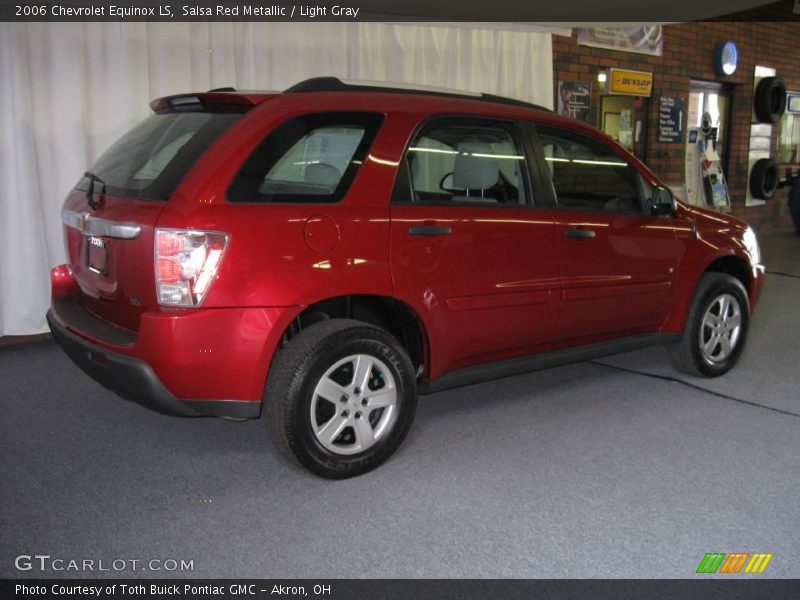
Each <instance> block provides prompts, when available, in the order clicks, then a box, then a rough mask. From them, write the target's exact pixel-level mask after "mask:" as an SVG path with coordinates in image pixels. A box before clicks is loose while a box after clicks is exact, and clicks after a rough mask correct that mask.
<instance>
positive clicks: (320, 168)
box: [305, 163, 342, 190]
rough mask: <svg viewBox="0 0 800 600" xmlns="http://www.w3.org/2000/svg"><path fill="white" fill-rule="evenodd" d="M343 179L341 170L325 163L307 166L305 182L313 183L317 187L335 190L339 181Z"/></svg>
mask: <svg viewBox="0 0 800 600" xmlns="http://www.w3.org/2000/svg"><path fill="white" fill-rule="evenodd" d="M341 179H342V174H341V173H339V169H337V168H336V167H333V166H331V165H328V164H325V163H311V164H310V165H307V166H306V172H305V180H306V183H313V184H315V185H324V186H327V187H329V188H330V189H331V190H334V189H335V188H336V186H337V185H339V181H340V180H341Z"/></svg>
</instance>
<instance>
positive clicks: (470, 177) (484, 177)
mask: <svg viewBox="0 0 800 600" xmlns="http://www.w3.org/2000/svg"><path fill="white" fill-rule="evenodd" d="M457 150H458V154H457V155H456V162H455V166H454V167H453V186H454V187H456V188H458V189H463V190H488V189H489V188H491V187H492V186H493V185H495V184H496V183H497V180H498V179H499V176H500V167H499V165H498V162H497V159H496V158H492V157H491V156H490V155H493V154H494V150H493V149H492V147H491V146H490V145H489V144H488V143H486V142H479V141H474V142H461V143H460V144H459V145H458V148H457ZM476 155H478V156H476Z"/></svg>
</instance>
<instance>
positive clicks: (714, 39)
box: [553, 0, 800, 227]
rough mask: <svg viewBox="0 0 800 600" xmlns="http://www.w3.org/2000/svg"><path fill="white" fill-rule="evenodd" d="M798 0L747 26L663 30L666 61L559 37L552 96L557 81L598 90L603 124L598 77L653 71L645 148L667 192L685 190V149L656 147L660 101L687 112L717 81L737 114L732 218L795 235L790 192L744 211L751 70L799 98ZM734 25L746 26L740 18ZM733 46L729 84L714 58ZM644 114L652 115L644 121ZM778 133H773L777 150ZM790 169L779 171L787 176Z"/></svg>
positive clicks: (766, 11) (731, 135) (731, 141)
mask: <svg viewBox="0 0 800 600" xmlns="http://www.w3.org/2000/svg"><path fill="white" fill-rule="evenodd" d="M792 5H793V1H792V0H783V1H782V2H778V3H775V4H773V5H769V6H767V7H764V8H762V9H757V10H754V11H749V12H748V13H745V17H746V18H748V19H763V20H755V21H753V20H736V21H715V22H710V21H708V22H701V23H680V24H675V25H667V26H665V27H664V52H663V55H662V56H647V55H643V54H633V53H628V52H617V51H612V50H603V49H598V48H589V47H586V46H579V45H578V44H577V41H576V37H575V33H574V32H573V35H572V37H565V36H553V75H554V76H553V79H554V89H553V94H554V98H555V94H556V93H557V89H558V88H557V86H558V81H559V80H574V81H586V82H591V83H592V113H593V114H592V119H593V122H594V123H595V124H597V117H598V115H597V113H598V111H599V107H600V89H599V85H598V82H597V73H598V71H601V70H605V69H607V68H609V67H616V68H623V69H634V70H641V71H651V72H653V73H654V78H653V94H652V97H651V99H650V101H649V104H648V105H647V106H646V108H645V109H643V110H642V113H641V115H638V114H637V115H636V118H643V120H644V125H645V126H646V137H645V139H644V141H643V145H644V147H643V148H637V154H642V153H643V154H644V155H645V156H646V162H647V164H648V165H649V166H650V167H651V168H652V169H653V170H654V171H655V172H656V173H657V174H658V175H659V176H660V177H661V179H663V180H664V181H665V182H666V183H668V184H677V185H682V184H683V182H684V178H685V176H684V152H685V149H684V145H683V144H669V143H660V142H658V129H657V127H658V98H659V96H677V97H681V98H683V99H684V103H685V104H684V105H685V106H688V101H689V85H690V81H691V80H692V79H695V80H701V81H718V82H720V83H725V84H728V85H729V86H730V92H731V100H732V102H731V112H730V121H729V126H728V135H727V139H728V142H727V143H728V160H727V164H725V165H724V170H725V173H726V176H727V181H728V187H729V190H730V194H731V198H732V207H733V213H734V214H736V215H738V216H741V217H742V218H745V219H746V220H748V221H750V222H751V223H753V224H754V225H756V226H757V227H789V226H790V225H791V219H790V217H789V213H788V210H787V208H786V190H778V192H776V194H775V195H774V196H773V197H772V198H771V199H770V200H768V201H767V204H766V205H765V206H763V207H745V205H744V203H745V194H746V186H747V167H748V158H747V155H748V151H749V138H750V116H751V106H752V97H753V69H754V67H755V65H757V64H758V65H763V66H767V67H772V68H775V69H777V71H778V75H779V76H780V77H781V78H782V79H783V80H784V82H785V83H786V87H787V88H788V89H791V90H800V21H799V20H798V19H800V17H799V16H798V15H795V14H793V13H792ZM735 18H736V19H741V18H742V16H741V15H737V16H736V17H735ZM727 40H733V41H734V42H736V44H737V46H738V48H739V66H738V69H737V70H736V73H734V74H733V75H732V76H730V77H724V78H723V77H719V76H717V75H716V73H715V72H714V65H713V52H714V48H715V47H716V46H717V44H719V43H720V42H723V41H727ZM645 110H646V114H645ZM778 129H779V128H778V127H777V126H775V127H774V128H773V136H774V138H775V139H773V148H775V149H776V148H777V139H776V138H777V135H778ZM784 171H785V167H783V168H781V174H783V172H784Z"/></svg>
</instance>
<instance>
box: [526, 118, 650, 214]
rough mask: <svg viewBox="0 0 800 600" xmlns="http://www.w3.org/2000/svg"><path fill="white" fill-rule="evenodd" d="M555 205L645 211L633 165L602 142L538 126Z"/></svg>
mask: <svg viewBox="0 0 800 600" xmlns="http://www.w3.org/2000/svg"><path fill="white" fill-rule="evenodd" d="M537 130H538V132H539V137H540V139H541V142H542V148H543V150H544V155H545V162H546V164H547V167H548V169H549V171H550V175H551V178H552V181H553V187H554V188H555V192H556V197H557V199H558V205H559V206H563V207H565V208H572V209H581V210H594V211H605V212H621V213H642V212H644V204H643V194H642V189H641V178H640V177H639V174H638V172H637V171H636V169H634V168H633V167H631V166H630V165H629V164H628V163H627V162H626V161H625V160H624V159H623V158H620V156H619V155H618V154H616V153H614V152H613V151H612V150H611V149H610V148H608V147H607V146H606V145H605V144H603V143H602V142H599V141H597V140H594V139H592V138H590V137H588V136H584V135H581V134H579V133H575V132H572V131H568V130H563V129H556V128H552V127H537Z"/></svg>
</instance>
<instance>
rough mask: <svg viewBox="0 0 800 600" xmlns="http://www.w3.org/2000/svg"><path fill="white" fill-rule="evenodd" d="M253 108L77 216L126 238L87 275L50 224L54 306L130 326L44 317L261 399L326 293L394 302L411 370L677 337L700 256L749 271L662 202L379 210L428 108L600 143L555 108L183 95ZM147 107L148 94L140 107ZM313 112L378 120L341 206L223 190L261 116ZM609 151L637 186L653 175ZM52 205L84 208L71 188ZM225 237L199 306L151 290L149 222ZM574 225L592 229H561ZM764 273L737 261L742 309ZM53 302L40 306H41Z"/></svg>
mask: <svg viewBox="0 0 800 600" xmlns="http://www.w3.org/2000/svg"><path fill="white" fill-rule="evenodd" d="M199 96H200V97H202V98H206V99H208V100H209V101H211V100H213V101H214V102H226V101H230V99H231V98H235V99H236V100H235V101H236V102H238V103H240V104H252V105H253V108H252V109H250V110H249V111H248V112H247V113H246V114H245V115H244V116H243V117H242V118H241V119H240V120H239V121H237V122H236V123H235V124H233V125H232V126H231V127H230V128H229V129H228V130H226V131H225V132H224V133H223V134H222V135H221V136H220V137H219V138H218V139H217V140H216V141H215V142H214V143H213V144H212V145H211V146H210V147H209V148H208V149H207V150H206V151H205V152H204V153H203V154H202V155H201V157H200V158H199V159H198V160H197V162H196V163H195V164H194V166H193V167H192V168H191V169H190V171H189V172H188V173H187V175H186V176H185V177H184V178H183V180H182V181H181V183H180V184H179V185H178V187H177V189H176V190H175V192H174V193H173V194H172V195H171V197H170V199H169V201H168V202H150V201H139V200H130V199H123V198H114V197H107V198H105V202H104V204H103V206H102V207H101V208H99V209H98V210H95V211H91V214H92V215H93V216H96V217H99V218H103V219H108V220H112V221H118V222H124V223H130V224H136V225H138V226H140V227H141V234H140V235H139V237H138V238H136V239H134V240H110V241H109V246H108V260H109V266H108V272H107V274H106V275H102V276H99V275H97V274H96V273H93V272H90V271H88V270H87V269H86V267H85V265H86V256H85V252H86V244H85V243H84V241H83V240H84V237H85V236H83V235H82V234H81V232H79V231H77V230H76V229H74V228H71V227H65V236H66V240H67V247H68V252H69V265H70V269H71V272H72V277H73V280H72V281H71V280H70V277H69V272H70V270H69V269H66V268H64V267H63V266H62V267H58V268H57V269H56V270H54V273H53V290H54V292H53V293H54V302H55V300H61V299H63V298H64V297H66V296H70V295H74V294H75V291H76V289H79V290H80V291H79V292H78V294H77V296H78V297H79V299H80V303H81V305H82V306H83V307H84V308H85V309H86V310H87V311H88V312H89V313H91V314H92V315H94V316H96V317H97V318H99V319H101V320H102V321H105V322H108V323H110V324H112V325H113V326H115V327H119V328H121V329H123V330H126V331H130V332H132V334H133V335H132V339H134V341H133V342H132V343H130V344H114V343H109V342H108V341H107V340H103V339H102V338H98V337H93V336H92V335H90V334H88V333H87V332H86V331H83V330H81V329H80V328H79V327H75V326H74V325H72V324H70V323H69V322H68V321H66V320H64V319H63V318H62V317H59V315H58V314H57V312H54V315H53V318H54V319H55V320H56V321H57V322H59V323H60V324H61V325H62V326H64V327H66V328H67V329H68V330H70V331H71V332H72V333H73V334H75V335H77V336H79V337H80V338H81V339H83V340H86V341H88V342H90V343H91V344H92V345H93V346H96V347H98V348H103V349H106V350H108V351H112V352H114V353H117V354H119V355H122V356H129V357H132V358H136V359H138V360H141V361H144V362H145V363H146V364H147V365H149V366H150V368H152V370H153V371H154V372H155V375H156V376H157V377H158V379H159V380H160V381H161V382H162V383H163V384H164V386H165V387H166V388H167V389H168V390H169V392H170V393H171V394H172V395H174V396H175V397H176V398H179V399H184V400H205V399H209V400H211V399H224V400H239V401H246V402H251V403H258V402H260V400H261V398H262V395H263V392H264V386H265V382H266V378H267V373H268V371H269V367H270V364H271V360H272V357H273V355H274V353H275V352H276V351H277V350H278V348H279V346H280V343H281V339H282V336H283V335H284V333H285V332H286V330H287V328H288V327H289V326H290V325H291V323H292V322H293V321H294V320H295V318H296V317H297V316H298V315H299V314H300V313H301V312H302V311H303V309H304V307H307V306H309V305H311V304H314V303H317V302H320V301H322V300H326V299H329V298H336V297H340V296H353V295H371V296H381V297H386V298H393V299H395V300H397V301H399V302H402V303H403V304H405V305H406V306H408V307H410V309H411V310H412V311H413V312H414V314H415V315H416V318H417V320H418V323H419V326H420V329H421V330H422V333H423V338H424V342H425V354H426V356H425V364H424V371H423V372H424V377H425V378H426V379H428V380H434V379H436V378H438V377H440V376H442V375H443V374H445V373H447V372H449V371H452V370H454V369H460V368H463V367H467V366H470V365H475V364H479V363H482V362H486V361H490V360H499V359H504V358H511V357H516V356H520V355H523V354H529V353H532V352H539V351H544V350H551V349H556V348H563V347H566V346H570V345H575V344H581V343H588V342H593V341H598V340H603V339H608V338H612V337H618V336H620V335H624V334H633V333H645V332H657V331H665V332H680V331H682V330H683V326H684V322H685V319H686V314H687V311H688V309H689V304H690V302H691V299H692V296H693V293H694V288H695V285H696V283H697V281H698V280H699V278H700V276H701V274H702V273H703V272H704V271H705V270H706V269H707V268H708V266H709V265H710V264H711V263H712V262H713V261H715V260H717V259H719V258H722V257H726V256H732V257H737V258H738V259H741V260H742V261H745V263H746V264H748V265H751V264H752V261H751V258H752V257H750V256H749V255H748V254H747V250H746V248H745V246H744V244H743V243H742V241H741V240H742V235H743V233H744V230H745V227H746V226H745V224H744V223H742V222H741V221H738V220H737V219H734V218H732V217H729V216H724V215H721V214H719V213H713V212H711V211H704V210H701V209H697V208H694V207H688V206H683V205H679V207H678V210H677V212H676V213H675V215H674V216H673V217H671V218H670V217H661V218H656V217H648V216H634V215H622V214H598V213H589V212H583V211H574V210H563V209H558V208H555V207H547V206H545V207H532V206H531V207H520V208H493V207H485V208H484V207H468V208H464V207H455V206H452V207H441V206H440V207H437V206H420V205H413V204H392V203H391V202H390V199H391V196H392V190H393V187H394V184H395V179H396V176H397V172H398V165H399V164H400V161H402V160H403V156H404V152H405V149H406V146H407V145H408V143H409V140H410V139H411V137H412V136H413V134H414V132H415V131H416V130H417V128H418V127H419V126H420V124H421V123H423V122H424V121H425V120H427V119H428V118H430V117H432V116H442V115H473V116H485V117H494V118H498V119H518V120H521V121H530V122H533V123H547V124H553V125H559V126H562V127H566V128H569V129H572V130H578V131H580V132H581V133H583V134H585V135H588V136H591V137H594V138H597V139H600V140H603V141H604V142H605V143H608V138H607V137H605V136H604V135H603V134H601V133H599V132H598V131H596V130H595V129H593V128H591V127H589V126H587V125H585V124H581V123H578V122H575V121H573V120H569V119H565V118H563V117H560V116H558V115H556V114H554V113H550V112H546V111H535V110H531V109H528V108H523V107H517V106H509V105H502V104H495V103H490V102H484V101H477V100H475V101H473V100H465V99H457V98H452V97H437V96H422V95H407V94H397V93H385V92H375V93H365V92H360V93H352V92H340V93H325V94H321V93H298V94H286V95H282V96H281V95H278V96H276V95H272V94H266V95H258V94H239V95H236V94H230V95H227V94H222V93H215V94H210V95H199ZM153 106H154V108H155V109H156V110H161V109H164V108H165V107H166V106H167V104H165V103H164V101H163V100H159V101H155V102H154V103H153ZM328 111H371V112H381V113H383V114H384V115H385V121H384V123H383V125H382V127H381V129H380V131H379V133H378V135H377V137H376V139H375V140H374V142H373V144H372V146H371V148H370V150H369V155H368V157H367V159H366V160H365V161H364V163H363V165H361V168H360V170H359V172H358V175H357V177H356V179H355V181H354V182H353V184H352V186H351V187H350V189H349V191H348V193H347V195H346V197H345V198H344V200H343V201H342V202H340V203H337V204H311V203H296V204H241V203H236V204H234V203H231V202H228V201H227V200H226V193H227V190H228V187H229V185H230V183H231V181H232V180H233V178H234V177H235V175H236V174H237V173H238V172H239V170H240V169H241V167H242V165H243V164H244V162H245V160H247V158H248V157H249V156H250V155H251V154H252V152H253V151H254V149H255V148H256V147H257V146H258V144H259V143H260V142H261V141H262V140H263V139H264V137H265V136H266V135H267V134H268V133H269V132H270V131H272V130H273V129H274V128H275V127H276V126H277V125H279V124H281V123H283V122H285V121H286V120H287V119H289V118H292V117H294V116H298V115H303V114H308V113H315V112H328ZM613 149H614V151H615V152H617V153H618V154H619V155H620V156H621V157H623V158H624V159H625V160H627V161H630V162H631V164H632V165H633V166H634V167H635V168H636V169H637V170H639V172H640V173H641V175H642V176H643V178H644V179H645V180H646V181H647V182H648V183H650V184H651V185H657V184H658V180H657V178H656V177H655V176H654V175H653V173H652V172H651V171H649V169H647V168H646V167H645V166H644V165H642V164H641V163H640V162H639V161H638V160H636V159H635V158H633V157H632V156H631V155H630V154H628V153H627V152H626V151H624V150H623V149H622V148H620V147H618V146H616V145H614V146H613ZM65 208H66V209H69V210H72V211H76V212H83V211H87V210H88V207H87V205H86V199H85V193H84V192H82V191H74V192H72V193H70V194H69V195H68V197H67V199H66V202H65ZM415 224H423V225H428V224H440V225H445V226H448V227H451V229H452V235H449V236H447V237H410V236H409V235H408V228H409V227H411V226H413V225H415ZM156 227H159V228H175V229H197V230H212V231H223V232H226V233H228V234H230V243H229V247H228V248H227V250H226V254H225V258H224V260H223V261H222V264H221V267H220V269H219V271H218V273H217V277H216V281H215V282H214V284H213V286H212V287H211V289H210V292H209V293H208V296H207V298H206V299H205V301H204V303H203V305H202V306H201V307H199V308H168V307H165V306H160V305H159V304H158V302H157V300H156V291H155V284H154V272H153V253H154V250H153V245H154V229H155V228H156ZM580 228H591V229H593V230H595V231H596V232H597V235H596V237H595V238H594V239H592V240H574V239H567V238H566V237H565V235H564V231H565V230H566V229H580ZM762 279H763V269H760V268H758V267H753V271H752V281H751V285H750V287H749V293H750V304H751V308H752V307H753V306H755V303H756V301H757V299H758V295H759V292H760V289H761V282H762ZM54 306H55V304H54Z"/></svg>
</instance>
